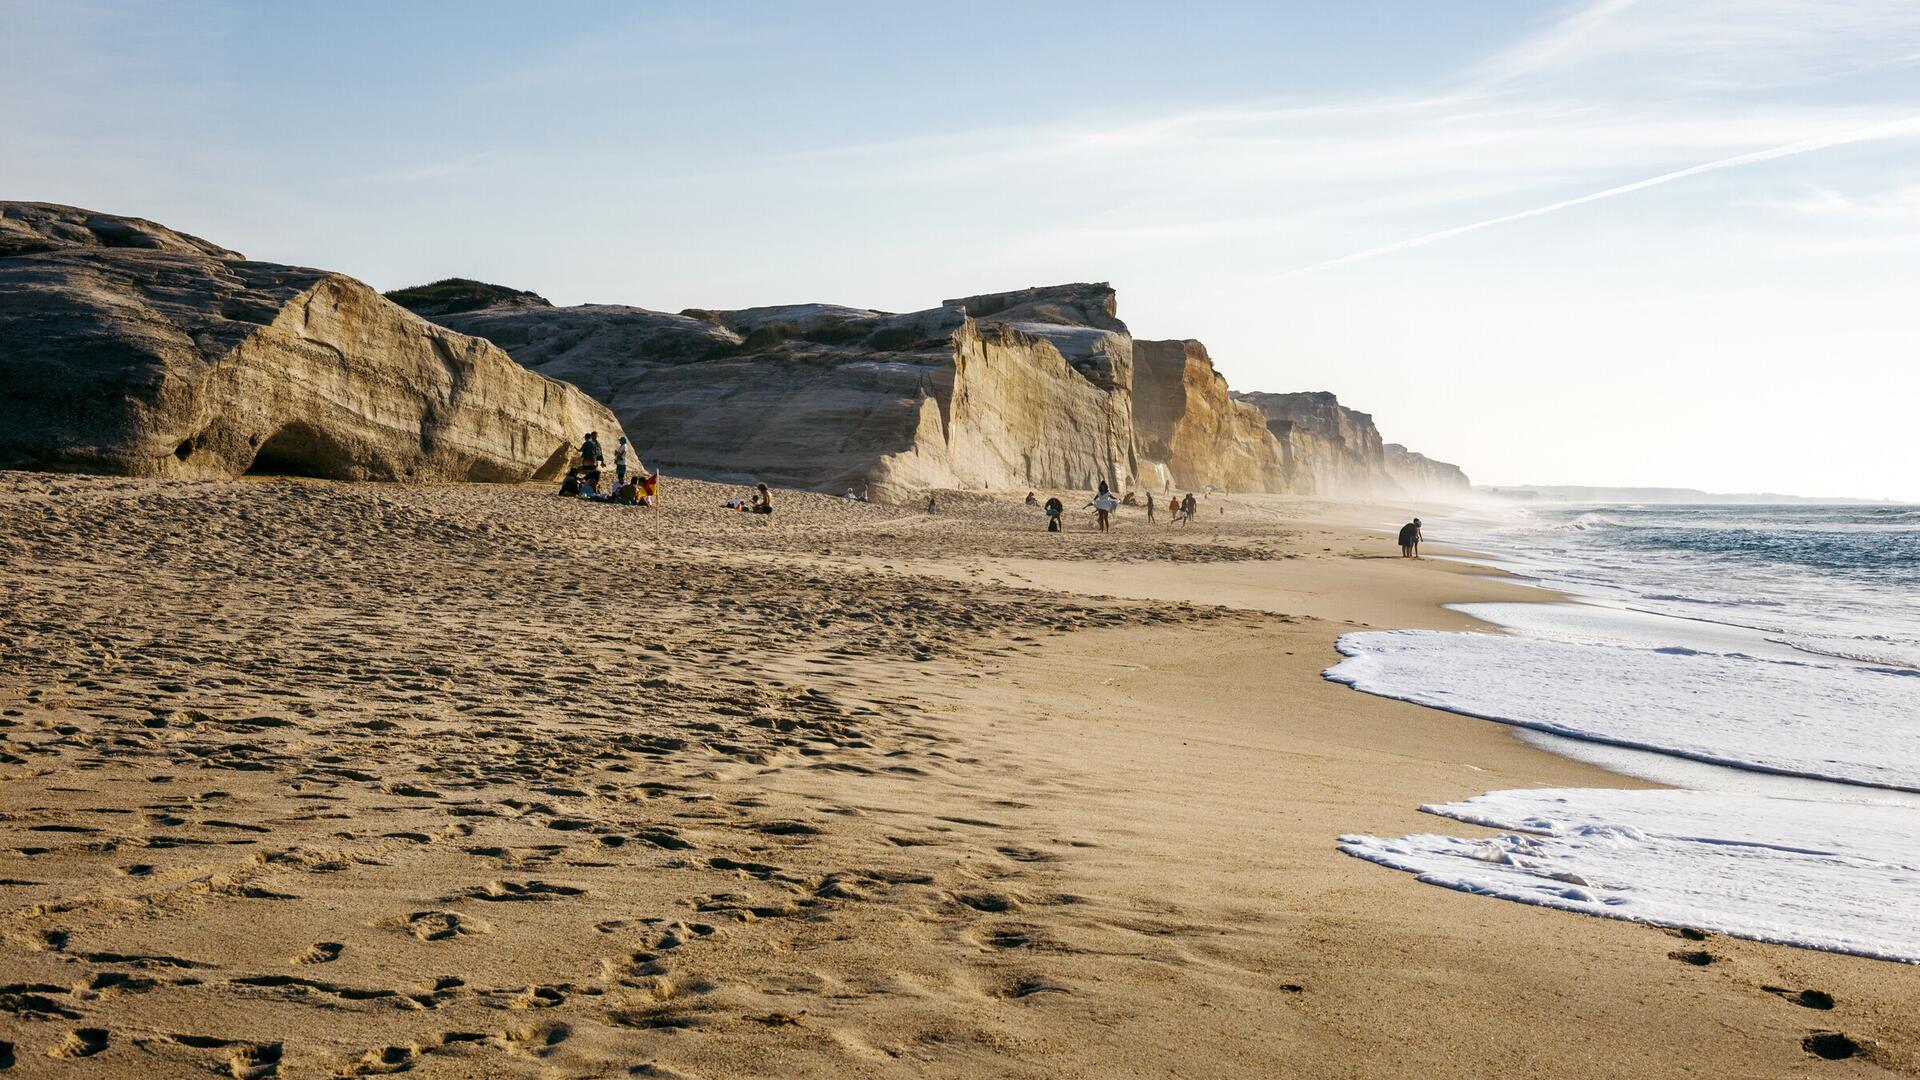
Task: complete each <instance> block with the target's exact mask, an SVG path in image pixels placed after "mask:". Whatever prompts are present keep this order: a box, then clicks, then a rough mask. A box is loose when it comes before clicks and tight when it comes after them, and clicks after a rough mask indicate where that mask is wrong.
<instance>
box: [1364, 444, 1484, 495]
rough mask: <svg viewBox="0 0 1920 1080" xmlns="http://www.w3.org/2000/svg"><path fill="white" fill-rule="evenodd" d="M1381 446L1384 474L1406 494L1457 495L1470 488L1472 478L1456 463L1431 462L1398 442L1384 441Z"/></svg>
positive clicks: (1471, 489)
mask: <svg viewBox="0 0 1920 1080" xmlns="http://www.w3.org/2000/svg"><path fill="white" fill-rule="evenodd" d="M1384 449H1385V451H1386V465H1387V475H1388V476H1391V477H1393V479H1394V481H1395V482H1396V483H1398V484H1399V485H1400V487H1401V488H1402V489H1404V490H1406V491H1407V492H1408V493H1409V494H1413V495H1451V496H1456V497H1461V496H1466V495H1468V494H1470V493H1471V492H1472V491H1473V483H1472V481H1470V480H1468V479H1467V474H1466V473H1465V472H1463V471H1461V469H1460V466H1458V465H1450V464H1448V463H1447V462H1444V461H1435V460H1433V459H1432V458H1430V457H1428V456H1427V455H1425V454H1417V453H1414V452H1413V451H1412V450H1409V449H1407V448H1406V447H1404V446H1401V445H1400V444H1399V443H1388V444H1386V446H1385V447H1384Z"/></svg>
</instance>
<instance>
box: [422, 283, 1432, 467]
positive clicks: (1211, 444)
mask: <svg viewBox="0 0 1920 1080" xmlns="http://www.w3.org/2000/svg"><path fill="white" fill-rule="evenodd" d="M474 284H477V283H474ZM483 288H485V289H493V290H498V292H499V293H501V294H503V295H510V296H512V297H515V298H516V299H513V300H511V301H510V302H508V303H503V304H499V305H496V306H492V307H486V308H482V309H479V310H471V311H454V312H448V311H445V310H441V309H439V308H436V307H433V306H431V305H433V304H435V303H437V301H435V300H434V299H432V298H430V297H424V296H423V297H421V298H420V299H419V301H418V302H419V303H420V304H421V305H422V307H421V309H422V310H423V311H428V312H430V313H431V317H432V318H434V319H435V320H436V321H438V322H440V323H443V324H444V325H447V326H449V327H452V328H454V329H456V330H459V331H461V332H463V333H468V334H474V335H477V336H480V337H484V338H487V339H488V340H490V341H492V342H494V343H495V344H497V345H499V346H500V347H501V348H504V349H506V350H507V351H508V352H509V353H511V354H512V355H513V356H514V358H515V359H516V360H519V361H520V362H521V363H523V364H526V365H527V366H529V367H532V368H536V369H538V370H539V371H541V372H543V373H545V374H549V375H552V376H554V377H556V378H561V379H566V380H567V381H569V382H572V383H574V384H576V385H578V386H580V387H582V388H583V389H585V390H587V391H588V392H589V393H592V394H594V395H595V396H597V397H599V398H600V399H601V400H603V401H606V402H608V403H609V404H611V405H612V406H613V408H614V411H615V412H616V413H618V414H619V416H620V418H621V420H622V421H623V423H624V424H625V426H626V428H627V431H628V434H629V435H630V436H631V437H632V438H633V440H634V444H635V446H636V447H637V448H638V449H639V451H640V453H641V454H642V455H643V456H644V457H645V458H646V459H647V461H649V462H650V463H656V464H659V465H662V466H663V467H666V468H669V469H671V470H674V471H677V472H681V473H686V474H690V475H696V476H703V477H707V478H711V479H720V480H754V479H758V480H765V481H767V482H769V483H776V484H781V485H790V486H796V487H812V488H818V489H824V490H829V491H839V490H843V489H845V488H849V487H857V486H859V485H861V484H867V485H871V486H872V487H874V488H875V489H876V490H878V491H882V492H885V491H888V490H892V491H895V492H898V491H902V490H911V489H922V488H953V487H962V488H979V487H991V488H998V489H1015V490H1018V489H1023V488H1056V489H1057V488H1062V487H1065V488H1091V487H1092V486H1094V485H1095V484H1096V483H1097V482H1098V481H1100V480H1103V479H1104V480H1106V481H1108V482H1109V483H1111V484H1114V485H1116V486H1117V487H1119V488H1121V489H1122V490H1125V489H1127V488H1131V487H1135V486H1142V487H1145V488H1147V489H1148V490H1155V491H1159V490H1164V489H1165V488H1166V487H1167V486H1168V485H1172V486H1174V487H1178V488H1183V489H1192V490H1198V489H1201V488H1204V487H1209V486H1214V487H1220V488H1224V489H1226V490H1229V491H1252V492H1295V493H1301V494H1318V495H1328V496H1338V497H1360V496H1372V495H1392V494H1399V493H1401V492H1402V491H1403V485H1402V481H1401V480H1400V479H1397V478H1396V475H1395V474H1394V473H1392V472H1391V471H1390V470H1389V468H1388V460H1387V458H1388V455H1387V451H1386V449H1385V444H1384V443H1383V441H1382V440H1381V438H1380V433H1379V432H1378V431H1377V430H1376V429H1375V428H1374V425H1373V421H1372V418H1370V417H1368V416H1367V415H1366V414H1365V413H1358V412H1354V411H1353V410H1351V409H1347V408H1345V407H1344V406H1341V405H1340V404H1339V402H1338V401H1337V400H1335V399H1334V397H1333V395H1332V394H1254V395H1236V394H1233V393H1232V392H1230V391H1229V390H1228V388H1227V384H1226V380H1225V379H1224V378H1222V377H1221V376H1220V374H1219V373H1218V372H1217V371H1215V370H1214V367H1213V362H1212V360H1211V358H1209V357H1208V355H1207V351H1206V347H1205V346H1203V345H1201V344H1200V343H1199V342H1197V341H1135V340H1134V339H1133V337H1132V336H1131V334H1129V333H1128V331H1127V327H1126V324H1124V323H1123V322H1121V321H1120V319H1119V317H1118V314H1117V312H1116V309H1115V302H1114V293H1113V290H1112V289H1111V288H1109V287H1108V286H1106V285H1105V284H1078V285H1059V286H1050V287H1042V288H1032V289H1022V290H1017V291H1014V292H1006V293H990V294H985V295H981V296H969V297H962V298H959V299H955V300H948V301H946V302H945V303H944V304H942V305H941V306H940V307H936V308H929V309H927V310H924V311H916V312H910V313H908V314H904V315H897V314H889V313H887V312H882V311H875V310H871V309H867V308H851V307H839V306H834V305H827V304H804V305H794V306H786V307H765V308H749V309H745V310H740V311H707V310H700V309H689V310H687V311H682V312H680V313H679V314H677V315H670V314H667V313H665V312H659V311H649V310H647V309H644V308H636V307H622V306H610V305H587V306H581V307H570V308H555V307H548V306H544V305H543V304H539V303H531V302H527V301H525V300H524V299H517V298H521V297H525V296H531V295H532V294H525V293H518V292H516V291H514V290H508V289H502V288H500V287H498V286H483ZM410 292H411V291H410V290H409V291H403V292H401V293H395V294H392V295H394V296H396V297H400V298H405V297H406V296H407V295H408V294H409V293H410ZM410 302H413V301H410ZM1404 460H1405V468H1404V469H1403V470H1402V475H1405V476H1421V477H1425V476H1427V475H1429V474H1431V475H1433V476H1436V477H1438V476H1440V475H1441V474H1442V472H1443V470H1444V468H1445V467H1444V466H1441V465H1440V463H1429V464H1430V465H1432V466H1433V467H1432V468H1428V467H1427V466H1422V465H1419V464H1418V463H1416V462H1414V461H1413V460H1412V457H1408V458H1406V459H1404ZM1422 460H1424V459H1422Z"/></svg>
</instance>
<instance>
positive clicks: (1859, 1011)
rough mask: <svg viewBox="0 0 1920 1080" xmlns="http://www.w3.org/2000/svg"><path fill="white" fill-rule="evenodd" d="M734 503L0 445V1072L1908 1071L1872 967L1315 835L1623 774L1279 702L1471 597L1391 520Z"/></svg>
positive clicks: (1218, 504)
mask: <svg viewBox="0 0 1920 1080" xmlns="http://www.w3.org/2000/svg"><path fill="white" fill-rule="evenodd" d="M741 490H742V489H735V488H726V487H723V486H717V485H700V484H690V483H684V482H682V483H674V484H670V486H669V488H668V498H669V503H668V506H667V508H666V509H665V510H664V511H661V512H658V513H654V512H649V511H644V510H636V509H629V508H617V507H611V506H599V505H589V504H582V503H579V502H577V501H572V500H561V499H556V498H552V497H550V496H549V495H547V494H546V493H545V492H544V490H534V489H514V488H487V487H443V488H408V487H387V486H376V485H341V484H327V483H314V482H303V481H289V480H276V481H259V482H243V483H235V484H214V483H158V482H140V481H126V480H112V479H94V478H77V477H52V476H42V475H27V474H17V473H16V474H0V526H3V527H0V911H4V912H5V915H4V918H3V919H0V939H3V940H0V1069H5V1070H9V1071H8V1073H7V1075H10V1076H11V1075H20V1076H41V1075H47V1076H129V1077H132V1076H139V1077H148V1076H206V1075H225V1076H239V1077H266V1076H284V1077H297V1076H343V1075H344V1076H353V1075H381V1074H394V1073H406V1074H408V1075H410V1076H420V1077H440V1076H447V1077H452V1076H527V1077H599V1076H620V1075H641V1076H669V1077H670V1076H687V1077H699V1078H718V1077H735V1076H1016V1077H1061V1076H1068V1077H1071V1076H1084V1077H1106V1076H1115V1075H1139V1076H1189V1077H1238V1076H1245V1077H1270V1076H1280V1075H1300V1076H1399V1075H1429V1076H1459V1077H1469V1076H1489V1075H1516V1076H1542V1077H1547V1076H1554V1077H1561V1076H1569V1077H1570V1076H1687V1075H1694V1076H1802V1075H1805V1076H1827V1075H1832V1076H1872V1075H1914V1074H1915V1073H1916V1072H1920V1007H1916V1006H1915V1005H1913V1002H1914V1001H1916V1000H1920V970H1916V969H1915V968H1912V967H1906V966H1901V965H1893V964H1885V963H1875V962H1872V961H1865V960H1858V959H1853V958H1847V957H1838V956H1828V955H1824V954H1818V953H1811V952H1806V951H1800V950H1793V949H1786V948H1781V947H1775V946H1764V945H1757V944H1752V943H1746V942H1739V941H1732V940H1727V939H1724V938H1720V937H1712V938H1710V939H1708V940H1705V941H1693V940H1689V939H1687V938H1684V937H1682V936H1679V935H1677V934H1676V933H1673V932H1669V931H1665V930H1660V929H1655V928H1649V927H1642V926H1636V925H1631V924H1626V923H1619V922H1612V921H1607V920H1598V919H1587V918H1581V917H1578V916H1573V915H1568V914H1564V913H1559V912H1551V911H1544V910H1539V909H1533V908H1527V907H1523V906H1521V905H1517V904H1510V903H1504V902H1499V901H1494V900H1487V899H1481V898H1476V897H1470V896H1465V895H1462V894H1458V893H1452V892H1448V891H1446V890H1442V889H1438V888H1433V887H1430V886H1426V885H1422V884H1420V883H1418V882H1416V881H1415V880H1414V879H1413V878H1412V877H1411V876H1409V875H1405V874H1400V873H1396V872H1393V871H1389V870H1385V869H1382V868H1379V867H1375V866H1371V865H1369V864H1366V863H1362V862H1360V861H1358V860H1354V859H1350V858H1348V857H1346V856H1344V855H1341V854H1339V853H1338V852H1337V851H1336V850H1335V849H1334V846H1333V838H1334V836H1335V835H1337V834H1339V833H1342V832H1377V833H1398V832H1408V831H1420V830H1432V829H1433V828H1435V827H1436V821H1435V819H1432V818H1426V817H1424V816H1423V815H1420V814H1419V813H1418V812H1417V811H1416V810H1415V807H1416V806H1417V805H1418V804H1419V803H1422V802H1433V801H1440V800H1445V799H1451V798H1457V797H1463V796H1467V795H1472V794H1477V793H1479V792H1481V791H1484V790H1488V789H1492V788H1499V787H1515V786H1527V785H1572V784H1605V785H1614V786H1619V785H1624V784H1631V783H1633V781H1628V780H1624V779H1622V778H1618V777H1613V776H1610V775H1609V774H1606V773H1603V772H1601V771H1599V770H1597V769H1594V768H1591V767H1589V766H1585V765H1581V764H1577V763H1574V762H1569V761H1565V760H1563V759H1560V758H1557V757H1554V756H1552V755H1550V754H1546V753H1544V752H1541V751H1538V750H1535V749H1532V748H1530V747H1528V746H1527V745H1525V744H1524V743H1522V742H1520V741H1519V740H1517V739H1515V738H1513V737H1511V736H1510V735H1509V734H1508V732H1507V731H1505V730H1504V729H1502V728H1499V727H1498V726H1496V725H1491V724H1486V723H1482V722H1479V721H1474V720H1470V719H1466V718H1462V717H1456V716H1450V715H1446V714H1441V713H1436V712H1432V711H1430V710H1425V709H1420V708H1417V707H1414V706H1410V705H1404V704H1402V703H1397V702H1392V701H1386V700H1382V699H1378V698H1372V697H1368V696H1365V695H1361V694H1357V693H1354V692H1352V691H1349V690H1346V689H1344V688H1342V687H1339V686H1335V685H1333V684H1329V683H1326V682H1325V681H1324V680H1322V679H1321V678H1320V677H1319V672H1320V670H1321V669H1322V668H1324V667H1325V666H1327V665H1328V664H1329V663H1331V662H1332V661H1333V660H1334V659H1335V656H1334V653H1333V651H1332V641H1333V638H1334V637H1335V636H1337V635H1338V634H1339V633H1340V632H1343V631H1345V630H1347V629H1351V628H1354V627H1356V626H1433V627H1462V626H1465V625H1467V620H1465V618H1464V617H1462V616H1459V615H1457V614H1455V613H1452V612H1448V611H1445V610H1443V609H1441V608H1440V607H1439V606H1438V605H1439V604H1440V603H1442V602H1446V601H1459V600H1472V599H1493V598H1513V597H1516V596H1521V595H1526V594H1525V593H1524V592H1523V591H1521V590H1519V589H1517V588H1516V587H1515V586H1513V585H1511V584H1508V583H1505V582H1501V581H1498V580H1495V579H1492V578H1489V577H1485V576H1481V575H1480V574H1479V573H1477V572H1475V571H1473V570H1472V568H1470V567H1466V566H1463V565H1460V564H1456V563H1449V562H1444V561H1437V560H1421V561H1419V562H1406V561H1403V560H1399V559H1397V558H1394V557H1393V553H1394V548H1393V546H1392V543H1391V538H1390V537H1388V536H1386V535H1384V534H1380V533H1373V532H1368V531H1366V530H1365V528H1363V526H1366V525H1368V524H1377V525H1378V526H1380V527H1385V526H1387V525H1390V524H1393V523H1394V522H1395V521H1397V520H1398V518H1399V515H1400V511H1399V510H1398V509H1395V508H1385V507H1383V508H1355V507H1342V506H1333V505H1327V504H1318V503H1312V502H1308V501H1305V500H1286V499H1265V500H1254V499H1221V500H1210V501H1209V502H1208V504H1207V505H1206V508H1205V509H1204V510H1203V513H1202V515H1201V517H1200V520H1198V521H1197V522H1196V523H1194V524H1193V525H1192V526H1188V527H1174V526H1170V525H1168V524H1167V523H1165V522H1162V523H1160V524H1158V525H1156V526H1153V527H1151V528H1149V527H1148V526H1147V525H1146V524H1145V522H1144V520H1143V519H1142V516H1141V513H1140V511H1138V510H1133V509H1127V510H1123V511H1122V512H1121V515H1120V527H1119V529H1118V530H1117V531H1116V532H1114V533H1113V534H1111V535H1108V536H1104V537H1103V536H1098V535H1096V534H1093V533H1091V532H1087V531H1084V530H1085V529H1086V523H1085V521H1084V520H1082V518H1081V517H1078V516H1073V515H1070V519H1071V521H1072V523H1073V525H1074V527H1075V529H1076V531H1073V532H1070V533H1068V534H1065V535H1049V534H1046V533H1044V532H1043V531H1041V530H1040V528H1039V518H1038V515H1037V512H1034V511H1030V510H1028V509H1026V508H1024V507H1021V506H1019V505H1018V504H1017V502H1015V501H1014V500H1010V499H1000V498H992V497H988V496H982V495H960V494H957V493H956V494H951V495H946V496H943V498H942V500H941V501H942V507H943V512H942V513H941V514H939V515H936V516H931V517H930V516H928V515H925V514H923V513H920V512H918V510H917V509H908V508H892V507H884V506H875V505H858V504H850V503H846V502H844V501H842V500H835V499H829V498H825V497H818V496H801V495H792V494H789V493H780V494H779V495H778V505H779V509H778V512H777V513H776V514H775V515H773V517H772V520H771V521H768V520H765V519H758V518H752V517H748V516H746V515H740V514H734V513H730V512H727V511H724V510H721V509H719V506H718V504H719V503H720V502H721V501H722V500H723V499H725V498H728V497H733V496H735V495H737V494H739V493H740V492H741ZM1222 508H1224V509H1225V511H1226V512H1225V513H1220V512H1218V511H1220V510H1221V509H1222ZM1209 515H1211V516H1209ZM1445 827H1446V828H1447V829H1448V830H1449V831H1459V830H1463V829H1466V828H1467V827H1465V826H1460V825H1457V824H1454V823H1448V824H1447V825H1446V826H1445ZM1702 958H1704V959H1705V960H1706V962H1705V963H1699V962H1698V961H1699V960H1701V959H1702ZM1767 987H1776V988H1781V989H1791V990H1793V991H1795V992H1797V991H1798V990H1800V989H1818V990H1821V991H1824V992H1826V993H1829V994H1831V995H1832V997H1833V998H1834V1000H1835V1002H1836V1005H1835V1007H1834V1008H1833V1009H1831V1010H1814V1009H1809V1008H1806V1007H1803V1006H1801V1005H1798V1004H1796V1003H1794V1002H1793V1001H1791V1000H1789V999H1788V998H1787V997H1786V996H1783V995H1781V994H1779V993H1774V992H1770V991H1769V990H1768V989H1765V988H1767ZM1827 1031H1836V1032H1844V1033H1846V1034H1847V1035H1848V1036H1849V1037H1850V1038H1851V1039H1853V1040H1854V1041H1855V1042H1856V1043H1857V1044H1858V1045H1859V1046H1861V1047H1863V1048H1864V1049H1863V1052H1862V1053H1860V1054H1857V1055H1856V1056H1854V1057H1852V1058H1850V1059H1848V1060H1844V1061H1827V1060H1823V1059H1821V1058H1819V1057H1816V1056H1814V1055H1812V1054H1810V1053H1809V1052H1808V1051H1807V1050H1805V1049H1803V1046H1802V1042H1803V1040H1804V1039H1806V1038H1807V1037H1808V1036H1809V1035H1811V1034H1814V1033H1816V1032H1827Z"/></svg>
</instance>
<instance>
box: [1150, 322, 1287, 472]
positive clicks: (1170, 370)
mask: <svg viewBox="0 0 1920 1080" xmlns="http://www.w3.org/2000/svg"><path fill="white" fill-rule="evenodd" d="M1133 360H1134V369H1133V371H1134V375H1133V380H1134V381H1133V419H1134V445H1135V446H1136V447H1137V448H1138V456H1139V460H1140V465H1141V471H1142V473H1143V474H1145V480H1146V486H1147V488H1148V489H1149V490H1152V491H1160V490H1164V489H1166V488H1167V487H1168V486H1172V487H1177V488H1183V489H1187V490H1197V489H1200V488H1204V487H1207V486H1209V485H1214V486H1218V487H1221V488H1225V489H1227V490H1229V491H1291V490H1296V488H1295V485H1294V484H1293V483H1292V481H1290V480H1289V479H1288V476H1287V463H1286V456H1285V450H1284V448H1283V447H1282V445H1281V443H1280V442H1279V440H1277V439H1275V438H1274V437H1273V435H1272V433H1271V432H1269V431H1268V430H1267V420H1266V417H1265V416H1263V415H1261V413H1260V410H1258V409H1256V408H1254V407H1253V406H1251V405H1248V404H1245V403H1244V402H1240V401H1236V400H1234V398H1233V396H1232V393H1231V392H1230V391H1229V390H1228V389H1227V380H1226V377H1225V376H1223V375H1221V374H1220V373H1219V372H1217V371H1215V370H1214V369H1213V360H1212V358H1211V357H1209V356H1208V355H1207V347H1206V346H1205V345H1202V344H1201V343H1199V342H1198V341H1135V342H1134V343H1133Z"/></svg>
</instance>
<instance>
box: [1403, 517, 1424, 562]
mask: <svg viewBox="0 0 1920 1080" xmlns="http://www.w3.org/2000/svg"><path fill="white" fill-rule="evenodd" d="M1419 556H1420V519H1419V518H1414V519H1413V520H1412V521H1409V522H1407V523H1406V524H1405V525H1402V526H1400V557H1401V558H1403V559H1414V558H1418V557H1419Z"/></svg>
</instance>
